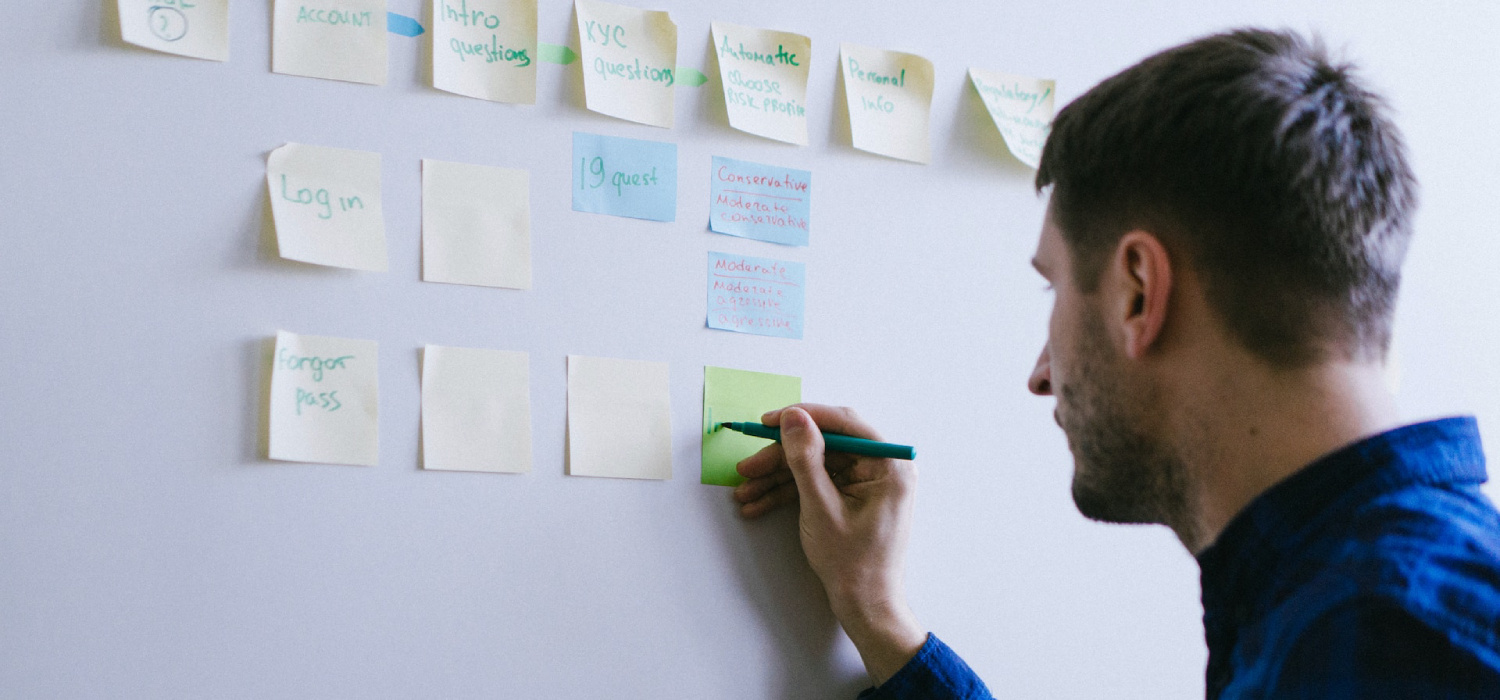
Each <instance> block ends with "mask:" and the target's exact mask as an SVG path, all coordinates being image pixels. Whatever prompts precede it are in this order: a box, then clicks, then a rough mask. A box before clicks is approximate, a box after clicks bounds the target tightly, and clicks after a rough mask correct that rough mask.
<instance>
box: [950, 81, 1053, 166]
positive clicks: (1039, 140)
mask: <svg viewBox="0 0 1500 700" xmlns="http://www.w3.org/2000/svg"><path fill="white" fill-rule="evenodd" d="M969 80H971V81H973V83H974V89H975V90H977V91H978V92H979V97H980V99H982V100H984V107H985V109H987V110H989V113H990V118H991V119H993V120H995V126H996V128H998V129H1000V136H1001V137H1003V138H1004V139H1005V146H1006V148H1009V149H1010V152H1011V153H1012V154H1014V155H1015V157H1016V158H1017V159H1019V160H1020V161H1021V162H1022V163H1025V164H1027V165H1029V166H1031V167H1033V168H1035V167H1037V165H1038V164H1040V163H1041V162H1042V146H1044V145H1046V143H1047V134H1048V132H1050V131H1051V130H1052V112H1053V104H1054V102H1055V101H1056V99H1057V94H1056V93H1057V90H1056V88H1057V83H1056V82H1055V81H1052V80H1042V79H1040V78H1028V77H1026V76H1022V75H1012V74H1010V73H999V72H996V71H988V70H981V69H979V68H970V69H969Z"/></svg>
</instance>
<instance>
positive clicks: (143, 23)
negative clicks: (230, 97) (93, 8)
mask: <svg viewBox="0 0 1500 700" xmlns="http://www.w3.org/2000/svg"><path fill="white" fill-rule="evenodd" d="M119 7H120V36H121V37H123V38H124V39H125V41H127V42H129V43H131V44H135V45H136V46H140V47H143V48H148V49H152V50H155V51H161V52H163V53H170V54H176V55H178V56H190V57H192V58H206V59H208V60H211V61H227V60H229V0H119Z"/></svg>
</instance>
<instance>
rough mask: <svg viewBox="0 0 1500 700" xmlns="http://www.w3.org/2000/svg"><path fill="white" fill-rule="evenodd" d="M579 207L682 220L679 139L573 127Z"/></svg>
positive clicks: (575, 191) (575, 204)
mask: <svg viewBox="0 0 1500 700" xmlns="http://www.w3.org/2000/svg"><path fill="white" fill-rule="evenodd" d="M573 211H585V212H592V213H594V214H611V215H613V216H625V217H630V218H633V219H647V220H650V221H675V220H677V144H675V143H662V142H659V141H643V140H641V139H627V138H618V137H614V136H599V135H597V134H585V133H582V132H576V131H575V132H573Z"/></svg>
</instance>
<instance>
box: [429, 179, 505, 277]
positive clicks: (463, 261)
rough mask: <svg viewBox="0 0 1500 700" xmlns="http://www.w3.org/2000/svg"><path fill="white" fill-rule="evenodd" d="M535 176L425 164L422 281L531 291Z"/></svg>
mask: <svg viewBox="0 0 1500 700" xmlns="http://www.w3.org/2000/svg"><path fill="white" fill-rule="evenodd" d="M530 183H531V176H530V175H529V174H528V173H527V172H526V171H525V170H512V169H509V168H492V167H489V166H484V165H468V164H465V163H449V162H445V161H441V160H423V161H422V279H424V280H426V281H428V282H448V283H451V284H473V285H479V286H484V287H507V288H510V289H530V288H531V195H530V192H531V184H530Z"/></svg>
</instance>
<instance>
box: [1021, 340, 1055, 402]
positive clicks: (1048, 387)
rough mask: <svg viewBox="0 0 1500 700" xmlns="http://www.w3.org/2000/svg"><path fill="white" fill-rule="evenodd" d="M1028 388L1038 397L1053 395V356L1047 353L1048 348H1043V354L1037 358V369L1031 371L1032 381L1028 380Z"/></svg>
mask: <svg viewBox="0 0 1500 700" xmlns="http://www.w3.org/2000/svg"><path fill="white" fill-rule="evenodd" d="M1026 388H1027V389H1030V390H1031V393H1033V394H1036V395H1037V396H1051V395H1052V356H1051V355H1050V354H1048V352H1047V346H1045V345H1044V346H1042V354H1041V355H1039V356H1037V358H1036V367H1033V368H1032V369H1031V379H1029V380H1027V382H1026Z"/></svg>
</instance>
